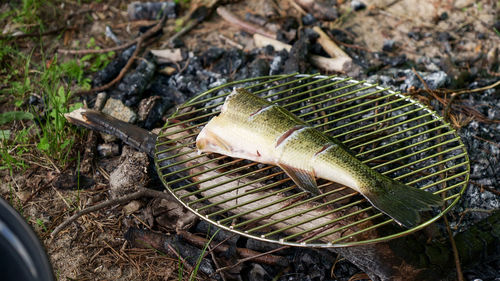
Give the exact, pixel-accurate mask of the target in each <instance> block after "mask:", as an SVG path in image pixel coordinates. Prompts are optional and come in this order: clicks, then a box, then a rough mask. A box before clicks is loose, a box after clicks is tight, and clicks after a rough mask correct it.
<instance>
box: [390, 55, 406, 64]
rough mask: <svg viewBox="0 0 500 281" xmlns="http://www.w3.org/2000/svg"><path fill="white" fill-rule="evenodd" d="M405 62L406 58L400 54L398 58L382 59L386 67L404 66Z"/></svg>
mask: <svg viewBox="0 0 500 281" xmlns="http://www.w3.org/2000/svg"><path fill="white" fill-rule="evenodd" d="M406 61H407V58H406V55H405V54H402V55H399V56H391V57H386V58H385V59H384V63H385V64H386V65H390V66H400V65H403V64H405V63H406Z"/></svg>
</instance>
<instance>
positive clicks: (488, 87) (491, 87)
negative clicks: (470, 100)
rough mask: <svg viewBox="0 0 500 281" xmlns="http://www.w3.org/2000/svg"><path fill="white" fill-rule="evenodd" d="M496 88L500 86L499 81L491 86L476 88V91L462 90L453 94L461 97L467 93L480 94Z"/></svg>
mask: <svg viewBox="0 0 500 281" xmlns="http://www.w3.org/2000/svg"><path fill="white" fill-rule="evenodd" d="M498 86H500V80H498V81H497V82H495V83H493V84H491V85H488V86H485V87H482V88H477V89H472V90H462V91H458V92H456V93H455V94H457V95H461V94H467V93H477V92H482V91H486V90H489V89H493V88H495V87H498Z"/></svg>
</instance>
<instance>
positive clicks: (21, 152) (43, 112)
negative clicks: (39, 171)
mask: <svg viewBox="0 0 500 281" xmlns="http://www.w3.org/2000/svg"><path fill="white" fill-rule="evenodd" d="M53 5H55V1H52V3H51V2H49V3H46V2H45V1H43V2H42V1H39V0H23V1H21V2H20V3H17V5H16V4H12V7H14V9H13V10H10V11H8V12H5V13H2V14H0V23H1V24H6V23H15V24H18V25H19V26H23V25H24V26H26V27H27V28H28V27H29V26H31V27H32V26H33V25H36V26H40V29H43V26H44V24H43V21H42V20H41V13H42V10H43V9H45V8H46V7H49V8H50V7H53ZM44 12H46V11H44ZM27 32H28V31H27ZM57 40H58V37H56V38H54V37H43V38H39V37H33V38H28V39H23V40H22V44H19V45H18V42H17V41H16V40H14V39H12V40H7V39H5V40H0V83H1V85H4V86H3V87H1V88H0V105H2V106H3V107H4V108H7V110H2V111H8V112H5V113H2V114H0V156H1V157H2V159H0V170H3V169H8V170H10V171H13V170H23V169H26V168H27V167H28V166H29V165H30V164H29V163H36V162H40V160H42V161H41V162H42V163H40V164H41V165H44V164H45V165H44V166H52V167H54V166H55V168H56V169H57V167H59V168H63V167H65V166H67V165H68V163H69V162H70V161H73V160H75V157H76V153H73V150H72V148H73V146H74V145H75V143H76V142H77V140H78V139H79V138H81V135H82V133H81V132H80V131H79V130H77V129H75V128H74V127H72V126H69V125H68V124H67V121H66V119H65V118H64V114H65V113H67V112H70V111H72V110H74V109H76V108H78V107H81V106H82V104H81V103H79V102H76V99H75V98H74V97H73V94H72V92H73V89H89V88H90V82H91V80H90V79H89V78H88V77H87V76H88V75H89V74H91V73H94V72H96V71H98V70H100V69H102V68H103V67H105V66H106V65H107V63H109V61H110V60H111V59H112V57H113V55H114V54H113V53H105V54H91V55H86V56H83V57H82V58H79V59H71V60H67V61H59V58H58V56H57V54H56V53H55V52H52V53H44V52H45V50H48V49H51V48H49V46H46V44H45V42H51V41H53V42H55V41H57ZM95 45H96V44H95V41H94V40H93V38H91V39H90V41H89V42H88V43H87V48H97V47H96V46H95ZM20 46H22V47H20ZM27 46H28V47H27ZM32 95H34V96H37V97H40V99H41V101H42V102H41V103H42V104H43V105H42V106H32V105H30V104H29V103H28V102H27V101H28V99H29V97H30V96H32ZM43 162H44V163H43Z"/></svg>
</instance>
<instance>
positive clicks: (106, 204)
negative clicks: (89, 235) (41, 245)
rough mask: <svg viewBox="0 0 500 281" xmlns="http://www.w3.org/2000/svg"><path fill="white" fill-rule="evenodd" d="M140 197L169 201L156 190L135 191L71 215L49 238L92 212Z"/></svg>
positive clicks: (164, 194) (167, 195)
mask: <svg viewBox="0 0 500 281" xmlns="http://www.w3.org/2000/svg"><path fill="white" fill-rule="evenodd" d="M142 197H156V198H164V199H171V196H170V195H169V194H167V193H163V192H160V191H156V190H151V189H141V190H139V191H136V192H134V193H131V194H127V195H124V196H122V197H118V198H115V199H110V200H106V201H104V202H102V203H99V204H96V205H93V206H90V207H87V208H85V209H83V210H80V211H78V212H77V213H76V214H74V215H72V216H71V217H69V218H68V219H67V220H65V221H64V222H62V223H61V224H60V225H58V226H57V227H56V228H55V229H54V230H53V231H52V233H51V234H50V236H51V237H52V238H54V237H55V236H56V235H57V233H59V232H60V231H61V230H63V229H64V228H66V226H68V225H69V224H70V223H72V222H74V221H75V220H77V219H78V218H79V217H81V216H83V215H85V214H88V213H92V212H95V211H98V210H100V209H103V208H106V207H110V206H114V205H122V204H124V203H127V202H130V201H132V200H136V199H139V198H142Z"/></svg>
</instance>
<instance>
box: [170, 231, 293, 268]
mask: <svg viewBox="0 0 500 281" xmlns="http://www.w3.org/2000/svg"><path fill="white" fill-rule="evenodd" d="M178 234H179V235H180V236H181V237H182V238H183V239H185V240H186V241H189V243H191V244H193V245H195V246H198V247H203V246H204V245H206V243H208V239H205V238H203V237H200V236H198V235H195V234H192V233H190V232H187V231H179V232H178ZM211 244H212V243H211ZM209 246H210V248H211V249H212V250H213V251H216V252H225V251H227V250H228V249H229V246H227V245H224V244H218V245H214V246H212V245H209ZM236 252H237V253H238V254H239V255H240V256H242V257H244V258H253V259H254V260H255V262H257V263H262V264H269V265H284V262H285V259H284V258H283V257H281V256H275V255H269V254H266V255H264V256H260V255H261V254H262V253H260V252H257V251H254V250H250V249H246V248H236Z"/></svg>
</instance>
